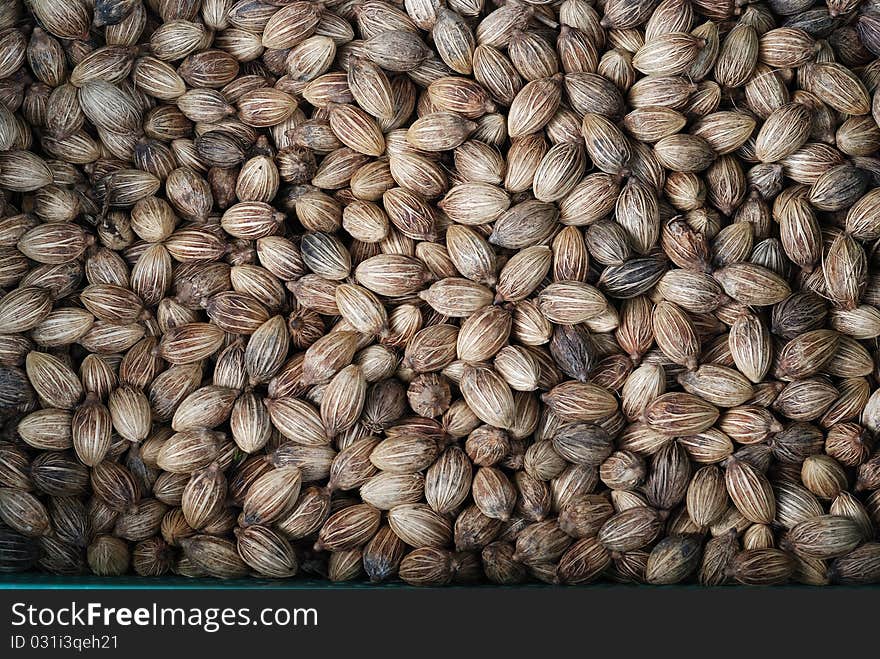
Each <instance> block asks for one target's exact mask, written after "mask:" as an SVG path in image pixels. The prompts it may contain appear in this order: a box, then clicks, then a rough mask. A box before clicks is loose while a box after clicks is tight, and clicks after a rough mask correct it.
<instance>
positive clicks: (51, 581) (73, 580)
mask: <svg viewBox="0 0 880 659" xmlns="http://www.w3.org/2000/svg"><path fill="white" fill-rule="evenodd" d="M132 588H134V589H138V590H202V589H206V588H209V589H215V590H251V589H258V590H305V589H314V588H320V589H321V590H352V589H355V590H362V589H365V588H409V586H407V585H406V584H403V583H384V584H371V583H369V582H356V581H355V582H348V583H332V582H329V581H325V580H319V579H283V580H282V579H278V580H274V579H254V578H250V577H249V578H247V579H229V580H223V579H189V578H187V577H176V576H170V577H135V576H126V577H95V576H81V577H59V576H54V575H51V574H41V573H24V574H0V590H23V589H28V590H71V589H73V590H117V589H125V590H128V589H132Z"/></svg>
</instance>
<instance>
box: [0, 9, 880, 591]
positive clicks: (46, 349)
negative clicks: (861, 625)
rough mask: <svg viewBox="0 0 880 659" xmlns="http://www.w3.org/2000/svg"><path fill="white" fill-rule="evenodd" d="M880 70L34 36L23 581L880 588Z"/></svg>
mask: <svg viewBox="0 0 880 659" xmlns="http://www.w3.org/2000/svg"><path fill="white" fill-rule="evenodd" d="M878 56H880V4H878V3H877V1H876V0H864V1H863V2H859V0H827V5H826V4H823V3H821V2H817V0H768V2H767V3H766V4H762V3H759V2H756V3H753V4H746V3H741V2H734V0H662V1H661V2H659V3H658V2H657V1H656V0H604V2H603V1H602V0H598V2H597V3H596V4H593V2H592V0H551V1H550V2H545V1H544V0H534V1H526V0H507V2H506V3H504V4H500V5H494V4H492V3H487V2H484V1H483V0H445V1H443V0H405V1H404V2H403V4H402V5H398V4H394V0H389V1H386V0H327V1H326V2H321V1H311V0H238V1H236V0H24V2H22V0H4V1H3V2H2V3H0V149H2V152H0V190H2V194H0V293H2V296H0V420H2V422H3V423H2V436H0V521H2V524H0V572H12V571H25V570H43V571H48V572H51V573H55V574H59V575H76V574H83V573H88V572H92V573H94V574H98V575H121V574H126V573H134V574H138V575H146V576H160V575H173V574H174V575H184V576H189V577H205V576H208V577H219V578H236V577H245V576H249V575H253V576H260V577H273V578H286V577H293V576H294V575H296V576H303V575H305V576H309V575H312V576H315V575H317V576H319V577H322V578H329V579H331V580H334V581H346V580H355V579H369V580H372V581H376V582H381V581H386V580H395V579H402V580H403V581H405V582H407V583H410V584H420V585H434V584H447V583H470V582H478V581H489V582H494V583H501V584H514V583H520V582H525V581H528V580H540V581H544V582H550V583H562V584H579V583H586V582H590V581H594V580H599V579H612V580H617V581H624V582H639V583H643V582H644V583H652V584H671V583H678V582H698V583H701V584H704V585H718V584H723V583H741V584H778V583H784V582H789V581H795V582H801V583H807V584H827V583H845V584H850V583H867V582H876V581H880V538H878V529H880V451H878V450H877V449H875V446H874V441H875V435H876V433H877V432H878V431H880V393H877V391H876V389H877V384H878V375H880V372H878V368H877V365H876V364H875V358H876V355H877V352H876V351H877V341H876V340H877V337H878V336H880V256H878V255H876V254H875V246H876V244H877V241H878V239H880V158H878V157H877V155H876V154H877V150H878V148H880V127H878V123H877V120H878V119H880V100H878V99H880V94H877V95H874V90H875V88H877V87H878V85H880V59H877V58H878ZM872 96H873V98H872ZM872 270H874V271H877V274H872Z"/></svg>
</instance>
